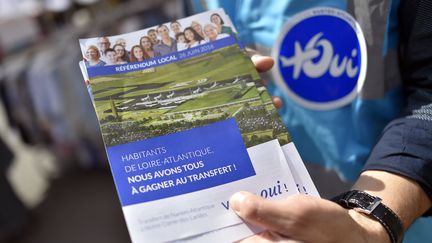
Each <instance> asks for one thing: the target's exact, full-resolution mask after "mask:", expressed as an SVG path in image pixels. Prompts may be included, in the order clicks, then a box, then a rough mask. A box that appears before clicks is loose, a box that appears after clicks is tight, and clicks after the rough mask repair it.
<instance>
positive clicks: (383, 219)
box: [332, 190, 404, 243]
mask: <svg viewBox="0 0 432 243" xmlns="http://www.w3.org/2000/svg"><path fill="white" fill-rule="evenodd" d="M332 201H334V202H336V203H338V204H339V205H341V206H342V207H344V208H347V209H357V210H358V211H360V212H362V213H365V214H369V215H371V216H372V217H373V218H375V219H376V220H378V221H379V222H380V223H381V224H382V225H383V226H384V228H385V230H386V231H387V233H388V234H389V236H390V240H391V242H392V243H400V242H402V239H403V236H404V228H403V224H402V221H401V220H400V218H399V217H398V216H397V215H396V214H395V213H394V212H393V210H391V209H390V208H389V207H387V206H386V205H384V204H383V203H382V202H381V198H379V197H375V196H372V195H370V194H368V193H366V192H362V191H358V190H351V191H348V192H344V193H342V194H340V195H339V196H336V197H335V198H333V199H332Z"/></svg>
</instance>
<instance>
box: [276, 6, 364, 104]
mask: <svg viewBox="0 0 432 243" xmlns="http://www.w3.org/2000/svg"><path fill="white" fill-rule="evenodd" d="M272 56H273V58H274V59H275V66H276V67H275V68H273V71H272V72H273V76H274V78H275V82H276V84H277V85H278V86H279V87H280V88H281V89H282V90H283V91H285V93H286V94H287V95H288V96H289V97H290V98H292V99H293V100H294V101H295V102H297V103H299V104H300V105H302V106H304V107H307V108H311V109H317V110H328V109H335V108H339V107H342V106H344V105H346V104H349V103H350V102H351V101H352V100H353V99H354V98H355V97H356V96H357V95H358V93H359V92H360V91H361V89H362V86H363V83H364V79H365V76H366V66H367V52H366V42H365V38H364V35H363V32H362V31H361V28H360V25H359V24H358V23H357V22H356V20H355V19H354V18H353V17H352V16H351V15H350V14H349V13H347V12H345V11H342V10H340V9H335V8H312V9H308V10H306V11H303V12H300V13H298V14H296V15H295V16H293V17H292V18H291V19H290V20H289V21H288V22H287V23H286V24H285V25H284V27H283V29H282V31H281V33H280V35H279V37H278V39H277V41H276V45H275V48H273V51H272Z"/></svg>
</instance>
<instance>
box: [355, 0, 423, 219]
mask: <svg viewBox="0 0 432 243" xmlns="http://www.w3.org/2000/svg"><path fill="white" fill-rule="evenodd" d="M414 2H415V3H414ZM425 9H426V10H428V9H429V10H431V9H432V1H420V0H417V1H412V0H410V1H408V0H405V1H402V2H401V6H400V11H399V20H400V23H399V24H400V33H401V36H400V37H401V38H400V39H401V44H400V46H401V48H400V57H401V58H400V67H401V73H402V77H403V82H404V90H405V93H406V105H405V108H404V113H403V114H402V115H401V117H400V118H398V119H396V120H394V121H392V122H390V123H389V124H388V125H387V126H386V128H385V129H384V131H383V133H382V136H381V138H380V140H379V141H378V143H377V144H376V146H375V148H374V149H373V150H372V153H371V155H370V157H369V159H368V161H367V163H366V165H365V167H364V169H363V171H365V170H384V171H389V172H392V173H396V174H399V175H402V176H405V177H407V178H410V179H412V180H414V181H416V182H417V183H418V184H419V185H420V186H421V187H422V188H423V189H424V191H425V192H426V193H427V194H428V195H429V197H430V198H432V18H431V17H430V12H429V11H425ZM429 212H430V213H432V210H429Z"/></svg>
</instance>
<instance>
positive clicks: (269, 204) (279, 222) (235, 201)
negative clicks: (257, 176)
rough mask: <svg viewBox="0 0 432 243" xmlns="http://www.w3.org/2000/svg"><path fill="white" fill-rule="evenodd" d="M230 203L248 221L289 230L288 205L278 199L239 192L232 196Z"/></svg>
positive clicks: (269, 228)
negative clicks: (272, 199)
mask: <svg viewBox="0 0 432 243" xmlns="http://www.w3.org/2000/svg"><path fill="white" fill-rule="evenodd" d="M229 205H230V207H231V208H232V209H233V210H234V211H235V212H236V213H237V215H238V216H240V217H241V218H242V219H243V220H245V221H246V222H248V223H251V224H253V225H257V226H261V227H264V228H266V229H268V230H273V231H276V232H283V231H286V230H287V229H286V221H287V220H289V219H287V218H286V217H285V216H286V215H287V214H286V211H287V207H284V206H283V204H282V203H280V202H278V201H270V200H265V199H263V198H261V197H259V196H256V195H254V194H252V193H249V192H238V193H235V194H234V195H232V196H231V198H230V201H229ZM288 215H289V214H288Z"/></svg>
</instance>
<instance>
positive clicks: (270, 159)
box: [80, 9, 319, 242]
mask: <svg viewBox="0 0 432 243" xmlns="http://www.w3.org/2000/svg"><path fill="white" fill-rule="evenodd" d="M80 45H81V50H82V54H83V57H84V61H82V62H80V67H81V71H82V73H83V76H84V79H85V81H86V85H87V88H88V90H89V93H90V96H91V97H92V100H93V105H94V107H95V110H96V113H97V116H98V119H99V123H100V129H101V132H102V137H103V140H104V143H105V147H106V152H107V154H108V159H109V163H110V166H111V170H112V175H113V177H114V181H115V184H116V187H117V192H118V195H119V198H120V202H121V205H122V209H123V213H124V216H125V219H126V223H127V227H128V230H129V233H130V236H131V239H132V241H133V242H171V241H176V242H179V241H180V242H204V241H206V242H229V241H231V242H232V241H237V240H240V239H243V238H245V237H247V236H250V235H253V234H255V233H257V232H260V231H262V229H260V228H257V227H253V226H251V225H247V224H246V223H244V222H243V221H242V220H241V219H240V218H239V217H238V216H237V215H236V214H235V213H234V211H233V210H230V206H229V202H228V200H229V198H230V196H231V195H232V194H234V193H235V192H238V191H250V192H253V193H256V194H257V195H260V196H262V197H264V198H267V199H281V198H285V197H287V196H290V195H294V194H298V193H304V194H310V195H315V196H319V195H318V192H317V190H316V188H315V186H314V184H313V182H312V180H311V178H310V176H309V174H308V172H307V171H306V168H305V166H304V164H303V162H302V160H301V158H300V156H299V154H298V152H297V150H296V148H295V146H294V144H293V143H292V141H291V138H290V135H289V133H288V132H287V130H286V129H285V127H284V125H283V123H282V121H281V119H280V117H279V115H278V113H277V111H276V109H275V108H274V106H273V104H272V102H271V98H270V96H269V94H268V93H267V90H266V88H265V87H264V86H262V84H261V83H260V76H259V75H258V73H257V72H256V69H255V67H254V65H253V63H252V62H251V60H250V57H248V56H247V55H246V53H245V50H244V49H243V47H242V45H241V44H240V43H239V42H238V38H237V31H236V30H235V28H234V26H233V25H232V23H231V21H230V19H229V17H228V16H227V15H226V14H225V13H224V11H223V10H222V9H218V10H213V11H209V12H205V13H201V14H197V15H194V16H191V17H187V18H183V19H180V20H177V21H173V22H170V23H165V24H162V25H159V26H154V27H151V28H147V29H144V30H139V31H135V32H132V33H127V34H122V35H116V36H108V37H98V38H89V39H81V40H80Z"/></svg>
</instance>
